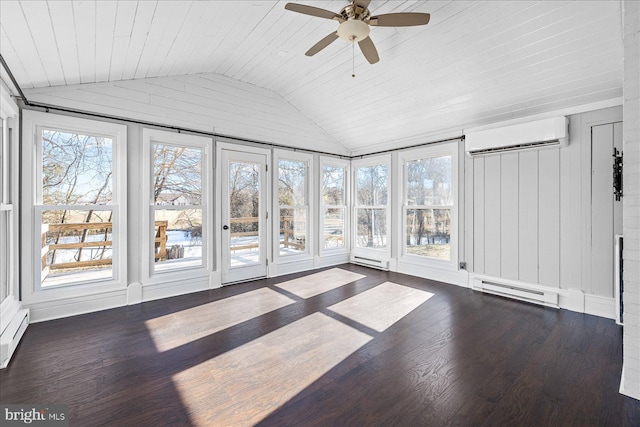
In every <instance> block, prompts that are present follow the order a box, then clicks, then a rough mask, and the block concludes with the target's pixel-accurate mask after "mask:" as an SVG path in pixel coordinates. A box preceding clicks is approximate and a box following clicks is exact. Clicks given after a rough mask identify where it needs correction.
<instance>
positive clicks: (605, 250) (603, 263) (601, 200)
mask: <svg viewBox="0 0 640 427" xmlns="http://www.w3.org/2000/svg"><path fill="white" fill-rule="evenodd" d="M612 152H613V124H607V125H600V126H593V127H592V128H591V153H592V159H591V164H592V170H591V224H592V227H593V228H592V233H591V265H590V267H591V289H590V291H591V293H595V294H597V295H603V296H608V297H613V203H614V202H613V200H614V198H613V193H612V191H611V160H612V158H611V154H612Z"/></svg>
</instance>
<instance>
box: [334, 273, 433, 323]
mask: <svg viewBox="0 0 640 427" xmlns="http://www.w3.org/2000/svg"><path fill="white" fill-rule="evenodd" d="M432 296H433V294H432V293H430V292H425V291H421V290H419V289H415V288H411V287H408V286H403V285H398V284H397V283H392V282H385V283H382V284H381V285H378V286H376V287H375V288H371V289H369V290H368V291H365V292H362V293H360V294H358V295H356V296H353V297H351V298H349V299H346V300H344V301H341V302H339V303H337V304H334V305H332V306H330V307H328V309H329V310H331V311H333V312H334V313H338V314H340V315H341V316H344V317H346V318H349V319H351V320H354V321H356V322H358V323H361V324H363V325H365V326H367V327H369V328H371V329H374V330H376V331H378V332H383V331H384V330H386V329H387V328H389V327H390V326H391V325H393V324H394V323H396V322H397V321H398V320H400V319H402V318H403V317H404V316H406V315H407V314H409V313H410V312H411V311H413V310H415V309H416V308H417V307H418V306H419V305H420V304H422V303H424V302H425V301H427V300H428V299H429V298H431V297H432Z"/></svg>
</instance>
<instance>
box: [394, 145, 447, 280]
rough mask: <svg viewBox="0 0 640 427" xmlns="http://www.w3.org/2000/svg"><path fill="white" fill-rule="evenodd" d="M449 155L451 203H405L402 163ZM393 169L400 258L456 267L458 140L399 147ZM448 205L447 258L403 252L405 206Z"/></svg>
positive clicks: (422, 263)
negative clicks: (400, 150)
mask: <svg viewBox="0 0 640 427" xmlns="http://www.w3.org/2000/svg"><path fill="white" fill-rule="evenodd" d="M444 156H450V157H451V195H452V197H451V198H452V200H453V205H448V206H435V205H434V206H431V205H429V206H426V205H425V206H423V205H408V204H407V196H408V188H407V185H406V180H407V172H406V164H407V162H408V161H412V160H420V159H427V158H436V157H444ZM397 170H398V171H399V172H400V176H399V178H400V179H398V180H397V181H398V182H397V185H396V191H398V194H399V195H400V199H399V203H398V209H397V215H398V218H400V221H397V223H398V226H397V228H396V233H397V234H398V236H399V240H400V257H399V258H400V259H399V261H400V262H404V263H408V264H413V265H420V266H426V267H433V268H439V269H445V270H451V271H457V269H458V198H459V193H458V142H450V143H446V144H435V145H432V146H427V147H424V148H418V149H415V150H409V151H403V152H400V153H399V154H398V165H397ZM431 208H433V209H450V212H451V235H450V251H451V259H448V260H445V259H440V258H435V257H427V256H421V255H414V254H408V253H407V241H406V238H405V237H406V236H405V233H406V229H407V224H406V222H407V215H406V212H407V210H409V209H431Z"/></svg>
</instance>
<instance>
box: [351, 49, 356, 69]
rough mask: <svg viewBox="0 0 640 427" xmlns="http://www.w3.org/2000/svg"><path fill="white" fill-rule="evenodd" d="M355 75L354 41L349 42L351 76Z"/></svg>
mask: <svg viewBox="0 0 640 427" xmlns="http://www.w3.org/2000/svg"><path fill="white" fill-rule="evenodd" d="M355 76H356V42H355V41H352V42H351V77H355Z"/></svg>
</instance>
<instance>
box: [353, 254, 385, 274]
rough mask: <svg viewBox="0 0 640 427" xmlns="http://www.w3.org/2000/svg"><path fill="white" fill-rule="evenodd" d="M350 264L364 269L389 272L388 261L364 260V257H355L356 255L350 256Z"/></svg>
mask: <svg viewBox="0 0 640 427" xmlns="http://www.w3.org/2000/svg"><path fill="white" fill-rule="evenodd" d="M351 262H352V263H353V264H358V265H363V266H365V267H373V268H377V269H380V270H384V271H388V270H389V261H383V260H380V259H374V258H366V257H361V256H357V255H352V256H351Z"/></svg>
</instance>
